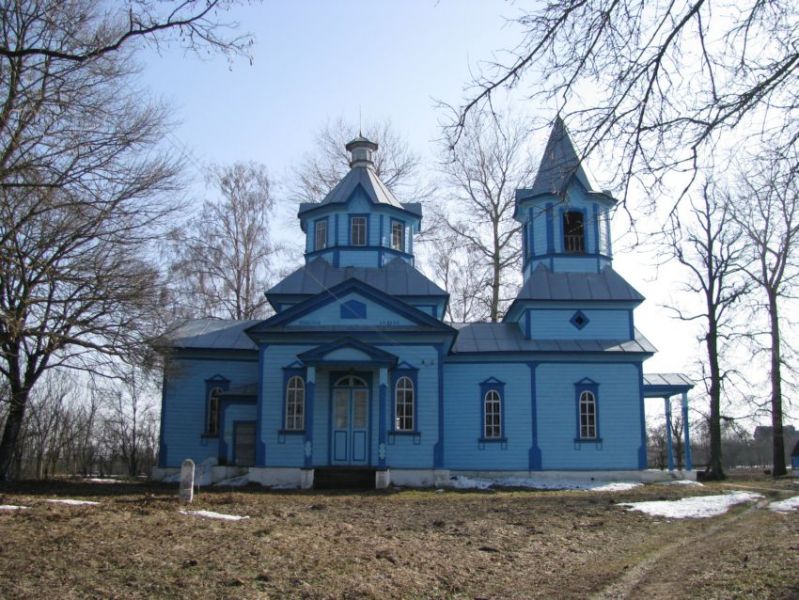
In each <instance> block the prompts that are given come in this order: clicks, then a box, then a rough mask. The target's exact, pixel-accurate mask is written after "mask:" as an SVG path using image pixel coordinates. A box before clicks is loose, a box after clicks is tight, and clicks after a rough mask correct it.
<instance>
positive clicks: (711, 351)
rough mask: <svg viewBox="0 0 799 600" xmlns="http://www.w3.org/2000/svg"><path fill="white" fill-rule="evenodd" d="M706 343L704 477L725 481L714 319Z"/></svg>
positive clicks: (716, 336) (716, 333) (716, 338)
mask: <svg viewBox="0 0 799 600" xmlns="http://www.w3.org/2000/svg"><path fill="white" fill-rule="evenodd" d="M706 342H707V358H708V363H709V366H710V423H709V429H710V457H709V460H708V467H707V472H706V474H705V476H706V478H707V479H725V478H726V476H725V475H724V468H723V466H722V464H721V369H720V368H719V349H718V330H717V326H716V322H715V320H714V319H711V320H710V323H709V327H708V332H707V338H706Z"/></svg>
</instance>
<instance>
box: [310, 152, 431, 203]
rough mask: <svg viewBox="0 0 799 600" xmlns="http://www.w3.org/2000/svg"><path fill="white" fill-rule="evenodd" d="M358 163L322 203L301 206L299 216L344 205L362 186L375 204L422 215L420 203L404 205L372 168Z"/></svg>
mask: <svg viewBox="0 0 799 600" xmlns="http://www.w3.org/2000/svg"><path fill="white" fill-rule="evenodd" d="M360 165H361V163H356V164H355V166H353V167H352V168H351V169H350V172H349V173H347V174H346V175H345V176H344V178H343V179H342V180H341V181H339V182H338V183H337V184H336V187H334V188H333V189H332V190H330V192H328V194H327V196H325V197H324V199H323V200H322V201H321V202H305V203H303V204H300V210H299V214H300V215H301V214H303V213H305V212H307V211H309V210H313V209H316V208H320V207H322V206H327V205H330V204H344V203H346V202H347V200H349V199H350V196H352V193H353V192H354V191H355V189H356V188H357V187H358V186H359V185H360V186H361V187H362V188H363V190H364V192H365V193H366V195H367V196H368V197H369V200H370V201H371V202H372V203H373V204H387V205H389V206H393V207H394V208H399V209H400V210H405V211H409V212H411V213H413V214H415V215H418V216H421V215H422V208H421V205H420V204H418V203H403V202H400V201H399V200H397V197H396V196H394V194H393V193H391V190H389V189H388V188H387V187H386V184H384V183H383V182H382V181H381V180H380V178H379V177H378V176H377V173H376V172H375V170H374V169H373V168H372V167H371V166H360Z"/></svg>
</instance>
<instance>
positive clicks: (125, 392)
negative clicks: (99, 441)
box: [98, 367, 158, 477]
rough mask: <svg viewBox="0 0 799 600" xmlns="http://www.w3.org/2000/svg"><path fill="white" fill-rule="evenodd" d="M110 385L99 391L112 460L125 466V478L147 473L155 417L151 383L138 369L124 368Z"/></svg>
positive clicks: (152, 454)
mask: <svg viewBox="0 0 799 600" xmlns="http://www.w3.org/2000/svg"><path fill="white" fill-rule="evenodd" d="M121 375H122V377H121V378H120V379H119V380H118V383H116V384H115V385H113V386H110V387H107V388H104V389H101V390H98V393H99V394H100V395H101V396H103V398H104V404H105V418H104V419H103V429H102V432H101V434H102V436H103V439H104V443H105V446H106V447H107V448H108V451H109V454H110V456H111V457H112V461H113V460H114V459H116V458H118V459H119V460H121V462H122V463H123V464H124V465H125V468H126V470H127V473H128V475H130V476H131V477H136V476H138V475H141V474H143V473H149V471H150V469H151V468H152V467H153V465H154V464H155V457H156V454H157V452H156V450H157V437H158V436H157V432H158V414H157V413H156V411H155V407H154V405H153V401H152V399H153V398H154V397H155V386H154V385H153V380H152V379H151V378H148V376H147V374H146V373H144V372H142V370H141V369H137V368H135V367H127V368H123V373H122V374H121Z"/></svg>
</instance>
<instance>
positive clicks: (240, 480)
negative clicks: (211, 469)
mask: <svg viewBox="0 0 799 600" xmlns="http://www.w3.org/2000/svg"><path fill="white" fill-rule="evenodd" d="M248 483H250V476H249V475H240V476H238V477H231V478H230V479H223V480H222V481H217V482H216V483H215V484H214V485H226V486H230V487H241V486H243V485H247V484H248Z"/></svg>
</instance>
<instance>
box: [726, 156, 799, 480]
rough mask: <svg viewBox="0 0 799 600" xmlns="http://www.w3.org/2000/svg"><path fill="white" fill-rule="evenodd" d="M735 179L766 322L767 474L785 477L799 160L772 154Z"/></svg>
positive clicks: (798, 246) (798, 275)
mask: <svg viewBox="0 0 799 600" xmlns="http://www.w3.org/2000/svg"><path fill="white" fill-rule="evenodd" d="M749 165H750V169H749V172H747V173H743V174H742V176H741V177H740V178H739V189H738V191H737V198H736V199H735V216H736V221H737V223H738V225H739V226H740V228H741V229H742V231H743V233H744V236H745V238H746V241H747V245H746V246H747V258H748V259H749V262H748V264H747V265H746V272H747V274H748V275H749V277H750V279H751V281H752V283H753V284H754V285H755V286H756V288H757V289H758V290H759V291H760V292H761V293H762V295H763V301H762V302H759V303H758V307H759V308H760V309H762V310H763V311H764V312H765V315H766V318H767V323H768V324H767V327H766V336H765V337H766V338H767V339H768V342H767V347H768V351H769V358H770V360H769V363H770V364H769V370H770V380H771V381H770V383H771V393H770V412H771V425H772V432H773V461H774V465H773V467H774V468H773V474H774V476H775V477H777V476H781V475H785V473H786V465H785V442H784V435H783V399H782V387H783V375H782V368H783V362H784V359H783V345H784V343H785V342H784V340H783V339H782V335H781V326H782V321H783V318H784V317H783V315H782V311H781V308H782V304H783V302H784V301H785V300H786V299H788V298H789V297H790V294H791V291H792V290H793V289H794V287H795V285H796V283H797V281H799V177H797V169H799V156H797V155H796V153H795V152H791V153H790V154H782V153H778V154H777V155H773V154H772V155H768V156H766V157H764V158H763V159H760V160H753V161H749Z"/></svg>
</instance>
